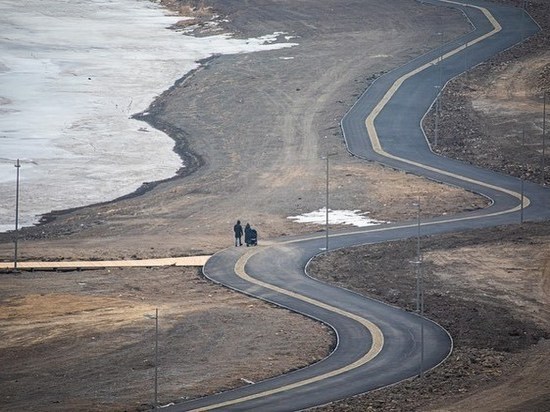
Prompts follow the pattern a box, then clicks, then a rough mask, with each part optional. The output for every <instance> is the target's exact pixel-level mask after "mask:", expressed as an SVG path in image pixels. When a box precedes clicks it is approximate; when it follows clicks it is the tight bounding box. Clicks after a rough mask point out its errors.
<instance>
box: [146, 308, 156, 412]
mask: <svg viewBox="0 0 550 412" xmlns="http://www.w3.org/2000/svg"><path fill="white" fill-rule="evenodd" d="M145 317H146V318H149V319H155V403H154V409H157V408H158V366H159V310H158V308H156V309H155V316H154V317H153V316H152V315H145Z"/></svg>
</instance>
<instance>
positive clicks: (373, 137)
mask: <svg viewBox="0 0 550 412" xmlns="http://www.w3.org/2000/svg"><path fill="white" fill-rule="evenodd" d="M440 1H443V2H446V3H452V4H458V5H462V6H466V7H473V8H476V9H478V10H480V11H481V12H482V13H483V14H484V15H485V17H487V19H488V20H489V22H490V23H491V24H492V26H493V30H491V31H490V32H488V33H486V34H484V35H482V36H480V37H477V38H476V39H474V40H472V41H470V42H468V43H466V44H463V45H461V46H459V47H457V48H456V49H453V50H451V51H449V52H447V53H445V54H444V55H442V56H438V57H436V58H435V59H433V60H431V61H429V62H427V63H425V64H423V65H422V66H419V67H418V68H416V69H414V70H412V71H410V72H408V73H406V74H404V75H403V76H401V77H400V78H399V79H397V80H396V81H395V82H394V83H393V84H392V86H391V87H390V88H389V89H388V91H387V92H386V94H385V95H384V97H382V99H381V100H380V101H379V102H378V104H377V105H376V106H375V107H374V109H373V110H372V111H371V112H370V113H369V115H368V116H367V118H366V120H365V124H366V126H367V132H368V134H369V138H370V141H371V144H372V148H373V150H374V151H375V152H376V153H378V154H379V155H382V156H384V157H387V158H388V159H393V160H397V161H400V162H403V163H407V164H410V165H412V166H416V167H420V168H422V169H425V170H428V171H431V172H436V173H439V174H442V175H445V176H449V177H453V178H455V179H459V180H462V181H464V182H468V183H474V184H477V185H479V186H483V187H487V188H490V189H493V190H497V191H500V192H503V193H506V194H508V195H510V196H513V197H515V198H516V199H518V200H520V201H521V198H522V196H521V194H520V193H518V192H515V191H513V190H509V189H505V188H502V187H498V186H495V185H492V184H489V183H485V182H482V181H479V180H476V179H471V178H468V177H466V176H462V175H458V174H456V173H452V172H449V171H446V170H443V169H438V168H436V167H433V166H429V165H425V164H422V163H419V162H415V161H413V160H409V159H405V158H402V157H399V156H394V155H392V154H390V153H388V152H386V151H385V150H384V149H383V148H382V145H381V144H380V139H379V137H378V132H377V131H376V127H375V126H374V121H375V120H376V118H377V117H378V115H379V114H380V113H381V112H382V110H383V108H384V107H385V106H386V104H388V102H389V101H390V99H391V98H392V97H393V96H394V95H395V93H396V92H397V90H398V89H399V88H400V87H401V86H402V85H403V83H404V82H405V81H406V80H408V79H409V78H411V77H412V76H414V75H416V74H418V73H420V72H422V71H424V70H426V69H427V68H429V67H431V66H433V65H434V64H436V63H437V62H438V61H440V60H443V59H447V58H449V57H451V56H453V55H455V54H457V53H459V52H460V51H462V50H465V49H466V48H467V47H468V45H470V46H471V45H473V44H476V43H479V42H481V41H483V40H485V39H487V38H489V37H491V36H493V35H495V34H496V33H498V32H499V31H501V30H502V26H501V25H500V24H499V23H498V21H497V20H496V19H495V18H494V17H493V15H492V14H491V13H490V12H489V10H487V9H486V8H484V7H479V6H473V5H469V4H464V3H460V2H455V1H449V0H440ZM530 204H531V201H530V200H529V198H527V197H526V196H523V207H524V208H525V207H527V206H529V205H530ZM521 207H522V205H521V204H520V205H518V206H516V207H514V208H512V209H509V210H504V211H501V212H495V213H492V214H488V215H485V216H480V217H479V218H481V217H489V216H496V215H501V214H505V213H511V212H516V211H518V210H520V209H521ZM465 219H469V218H457V219H451V220H448V221H446V222H452V221H458V220H465Z"/></svg>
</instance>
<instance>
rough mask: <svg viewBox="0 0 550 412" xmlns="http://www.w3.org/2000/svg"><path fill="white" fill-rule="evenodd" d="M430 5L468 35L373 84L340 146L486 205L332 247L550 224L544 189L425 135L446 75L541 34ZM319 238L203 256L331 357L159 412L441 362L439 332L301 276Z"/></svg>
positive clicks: (274, 395) (521, 17)
mask: <svg viewBox="0 0 550 412" xmlns="http://www.w3.org/2000/svg"><path fill="white" fill-rule="evenodd" d="M429 3H432V4H437V5H442V6H447V7H456V8H459V9H460V10H462V11H463V13H464V14H465V15H466V16H467V17H468V19H469V20H470V21H471V23H472V31H471V32H470V33H468V34H466V35H464V36H462V37H460V38H458V39H455V40H454V41H452V42H449V43H447V44H445V45H443V46H442V47H440V48H439V49H437V50H434V51H432V52H430V53H428V54H425V55H423V56H421V57H418V58H417V59H415V60H413V61H411V62H409V63H408V64H406V65H405V66H403V67H400V68H398V69H395V70H393V71H392V72H390V73H387V74H386V75H384V76H382V77H380V78H379V79H378V80H377V81H376V82H374V83H373V84H372V85H371V86H370V87H369V88H368V89H367V90H366V91H365V93H364V94H363V95H362V96H361V97H360V99H359V100H358V101H357V103H356V104H355V105H354V106H353V107H352V108H351V109H350V111H349V112H348V113H347V114H346V116H345V117H344V119H343V120H342V123H341V125H342V129H343V132H344V136H345V141H346V144H347V147H348V150H349V151H350V153H352V154H353V155H355V156H357V157H360V158H363V159H365V160H368V161H376V162H379V163H382V164H385V165H389V166H391V167H394V168H398V169H401V170H406V171H409V172H411V173H414V174H418V175H422V176H426V177H428V178H430V179H434V180H437V181H441V182H445V183H448V184H451V185H455V186H460V187H463V188H465V189H467V190H471V191H474V192H476V193H480V194H483V195H485V196H487V197H488V198H490V199H492V201H493V203H492V205H491V206H490V207H488V208H486V209H483V210H477V211H473V212H468V213H463V214H460V215H457V216H453V217H440V218H434V219H430V220H423V221H421V222H406V223H402V224H389V225H383V226H376V227H369V228H367V229H356V230H348V231H345V232H344V231H341V232H331V233H330V236H329V238H328V245H329V249H337V248H343V247H348V246H355V245H360V244H367V243H375V242H384V241H389V240H396V239H403V238H410V237H415V236H417V235H418V234H421V235H430V234H437V233H444V232H451V231H458V230H465V229H472V228H480V227H490V226H495V225H499V224H509V223H520V221H521V220H543V219H548V218H549V217H550V212H549V210H550V208H549V207H548V206H549V205H550V190H548V189H546V188H543V187H541V186H538V185H535V184H532V183H528V182H525V183H524V182H521V181H520V180H519V179H516V178H512V177H509V176H505V175H502V174H498V173H495V172H491V171H487V170H483V169H480V168H477V167H473V166H471V165H468V164H465V163H462V162H458V161H454V160H451V159H447V158H444V157H441V156H438V155H435V154H434V153H433V152H432V151H431V149H430V147H429V145H428V144H427V141H426V138H425V136H424V133H423V131H422V129H421V127H420V124H421V120H422V118H423V116H424V115H425V114H426V113H427V111H428V109H429V108H430V106H431V105H432V104H433V102H434V100H435V99H436V97H437V94H438V93H439V91H440V90H441V87H442V86H444V84H445V83H446V82H447V81H448V80H449V79H451V78H453V77H455V76H457V75H459V74H460V73H462V72H464V71H465V70H467V69H468V68H470V67H472V66H475V65H476V64H479V63H480V62H482V61H484V60H486V59H488V58H489V57H491V56H493V55H495V54H496V53H498V52H500V51H502V50H505V49H508V48H510V47H512V46H513V45H514V44H516V43H518V42H520V41H522V40H523V39H525V38H527V37H529V36H531V35H532V34H534V33H536V32H537V31H538V30H539V27H538V26H537V25H536V23H534V22H533V21H532V20H531V19H530V17H529V16H528V15H527V14H525V13H524V12H523V11H522V10H521V9H518V8H514V7H509V6H502V5H494V4H491V3H486V2H477V1H471V2H468V5H465V4H464V3H455V2H448V1H429ZM326 242H327V238H326V234H325V233H317V234H315V235H312V236H305V237H295V238H285V239H278V240H274V241H271V242H269V244H266V243H265V242H264V245H262V246H259V247H252V248H231V249H227V250H224V251H221V252H219V253H217V254H216V255H214V256H213V257H212V258H210V260H209V261H208V262H207V263H206V265H205V267H204V273H205V275H206V276H207V277H208V278H210V279H211V280H213V281H215V282H218V283H220V284H223V285H226V286H228V287H230V288H233V289H236V290H239V291H242V292H244V293H246V294H249V295H251V296H255V297H258V298H261V299H265V300H267V301H269V302H273V303H276V304H277V305H280V306H283V307H286V308H289V309H291V310H293V311H296V312H299V313H302V314H304V315H306V316H310V317H312V318H314V319H318V320H320V321H322V322H324V323H326V324H327V325H330V326H331V327H332V328H333V329H334V331H335V333H336V335H337V338H338V342H337V346H336V348H335V350H334V351H333V353H331V355H330V356H329V357H327V358H325V359H324V360H322V361H320V362H318V363H316V364H314V365H311V366H309V367H307V368H304V369H300V370H297V371H294V372H291V373H288V374H285V375H282V376H279V377H276V378H272V379H268V380H265V381H262V382H257V383H254V384H250V385H248V386H245V387H241V388H238V389H235V390H232V391H227V392H223V393H220V394H216V395H214V396H209V397H205V398H200V399H195V400H191V401H187V402H183V403H179V404H177V405H173V406H169V407H166V408H163V409H164V410H168V411H188V410H224V411H251V410H254V411H296V410H302V409H306V408H310V407H313V406H317V405H322V404H326V403H328V402H331V401H334V400H338V399H342V398H346V397H350V396H353V395H357V394H360V393H364V392H368V391H370V390H373V389H377V388H380V387H384V386H387V385H390V384H393V383H396V382H400V381H402V380H405V379H409V378H411V377H414V376H417V375H419V374H421V373H423V372H424V371H426V370H429V369H431V368H434V367H436V366H437V365H438V364H440V363H441V362H443V361H444V360H445V359H446V358H447V356H448V355H449V354H450V353H451V351H452V339H451V337H450V336H449V334H448V333H447V332H446V331H445V330H444V329H442V328H441V327H440V326H439V325H437V324H435V323H433V322H431V321H430V320H428V319H425V318H423V317H422V316H419V314H415V313H408V312H405V311H403V310H401V309H399V308H395V307H391V306H388V305H386V304H383V303H380V302H378V301H375V300H372V299H368V298H365V297H363V296H360V295H358V294H356V293H353V292H350V291H348V290H344V289H340V288H336V287H333V286H330V285H327V284H324V283H322V282H319V281H317V280H314V279H312V278H310V277H308V276H307V273H306V270H305V268H306V267H307V263H308V262H309V260H310V259H311V258H312V257H313V256H315V255H317V254H319V253H322V252H323V251H324V250H325V248H326ZM260 243H262V242H261V239H260ZM419 290H421V288H419ZM419 301H421V300H419ZM230 361H232V360H228V362H230ZM233 361H235V362H246V359H235V360H233Z"/></svg>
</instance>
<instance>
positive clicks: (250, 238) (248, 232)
mask: <svg viewBox="0 0 550 412" xmlns="http://www.w3.org/2000/svg"><path fill="white" fill-rule="evenodd" d="M233 232H234V233H235V246H242V245H243V243H242V241H241V238H242V236H243V233H244V243H246V246H256V245H257V244H258V232H256V230H255V229H252V228H251V227H250V224H248V223H247V224H246V226H245V228H244V231H243V227H242V226H241V221H240V220H237V223H236V224H235V226H233Z"/></svg>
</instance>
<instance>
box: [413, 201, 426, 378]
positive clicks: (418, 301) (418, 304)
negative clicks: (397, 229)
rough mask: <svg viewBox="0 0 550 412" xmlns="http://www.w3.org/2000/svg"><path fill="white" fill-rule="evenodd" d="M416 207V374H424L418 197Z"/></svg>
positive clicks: (422, 297)
mask: <svg viewBox="0 0 550 412" xmlns="http://www.w3.org/2000/svg"><path fill="white" fill-rule="evenodd" d="M416 207H417V215H416V216H417V217H416V221H417V233H416V261H414V262H412V263H413V264H415V265H416V313H418V314H419V315H420V365H419V371H418V376H419V377H420V378H422V377H423V376H424V291H423V279H422V256H421V254H420V198H419V199H418V203H416Z"/></svg>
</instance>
